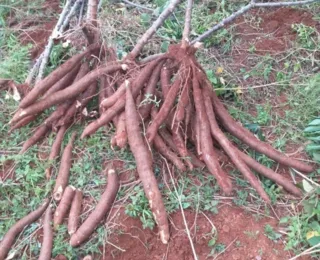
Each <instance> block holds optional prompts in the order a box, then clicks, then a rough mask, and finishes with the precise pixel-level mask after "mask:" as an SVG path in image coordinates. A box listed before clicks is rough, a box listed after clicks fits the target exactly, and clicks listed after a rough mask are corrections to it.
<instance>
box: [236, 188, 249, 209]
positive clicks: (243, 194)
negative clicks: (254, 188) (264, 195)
mask: <svg viewBox="0 0 320 260" xmlns="http://www.w3.org/2000/svg"><path fill="white" fill-rule="evenodd" d="M236 192H237V196H236V197H235V198H234V199H233V203H234V204H236V205H237V206H243V205H246V204H247V198H248V196H249V194H248V192H247V191H245V190H237V191H236Z"/></svg>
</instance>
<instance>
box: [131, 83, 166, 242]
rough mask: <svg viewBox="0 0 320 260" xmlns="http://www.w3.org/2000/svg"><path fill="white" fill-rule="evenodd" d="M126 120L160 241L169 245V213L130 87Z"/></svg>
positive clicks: (132, 149) (138, 169) (132, 148)
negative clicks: (144, 138) (153, 167)
mask: <svg viewBox="0 0 320 260" xmlns="http://www.w3.org/2000/svg"><path fill="white" fill-rule="evenodd" d="M125 111H126V120H127V132H128V141H129V145H130V149H131V151H132V153H133V155H134V157H135V160H136V164H137V171H138V174H139V177H140V180H141V181H142V184H143V188H144V192H145V194H146V197H147V198H148V200H149V206H150V209H151V211H152V213H153V217H154V219H155V221H156V223H157V225H158V229H159V233H160V239H161V241H162V243H164V244H167V243H168V241H169V238H170V233H169V223H168V218H167V213H166V210H165V207H164V204H163V200H162V197H161V193H160V190H159V188H158V184H157V180H156V178H155V176H154V173H153V169H152V158H151V153H150V151H149V149H148V147H147V146H146V144H145V143H144V140H143V137H142V134H141V129H140V127H139V122H140V120H139V116H138V112H137V110H136V107H135V102H134V99H133V97H132V94H131V90H130V87H127V91H126V110H125Z"/></svg>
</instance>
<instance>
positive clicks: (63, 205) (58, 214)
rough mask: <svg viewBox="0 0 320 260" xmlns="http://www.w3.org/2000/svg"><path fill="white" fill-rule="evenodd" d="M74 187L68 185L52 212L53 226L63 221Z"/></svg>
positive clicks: (69, 205)
mask: <svg viewBox="0 0 320 260" xmlns="http://www.w3.org/2000/svg"><path fill="white" fill-rule="evenodd" d="M75 190H76V189H75V188H74V187H72V186H68V187H67V188H66V189H65V191H64V193H63V195H62V199H61V201H60V203H59V205H58V207H57V209H56V210H55V212H54V217H53V224H54V227H55V228H56V227H57V226H58V225H61V224H62V222H63V219H64V217H65V216H66V215H67V213H68V211H69V209H70V207H71V203H72V200H73V197H74V194H75Z"/></svg>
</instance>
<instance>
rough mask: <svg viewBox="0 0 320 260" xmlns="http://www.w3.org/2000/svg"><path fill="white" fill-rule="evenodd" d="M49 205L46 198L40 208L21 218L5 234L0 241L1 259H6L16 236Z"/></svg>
mask: <svg viewBox="0 0 320 260" xmlns="http://www.w3.org/2000/svg"><path fill="white" fill-rule="evenodd" d="M48 205H49V200H46V201H45V202H44V203H43V204H42V205H41V206H40V207H39V208H38V209H36V210H35V211H33V212H31V213H29V214H28V215H27V216H25V217H23V218H22V219H20V220H19V221H18V222H17V223H16V224H14V225H13V226H12V227H11V228H10V229H9V231H8V232H7V233H6V234H5V235H4V237H3V239H2V241H1V243H0V260H4V259H5V258H6V256H7V254H8V253H9V251H10V249H11V247H12V246H13V243H14V241H15V239H16V237H17V236H18V235H19V233H20V232H21V231H22V230H23V229H24V228H25V227H26V226H27V225H30V224H31V223H33V222H34V221H36V220H37V219H39V218H40V217H41V216H42V214H43V213H44V212H45V210H46V209H47V207H48Z"/></svg>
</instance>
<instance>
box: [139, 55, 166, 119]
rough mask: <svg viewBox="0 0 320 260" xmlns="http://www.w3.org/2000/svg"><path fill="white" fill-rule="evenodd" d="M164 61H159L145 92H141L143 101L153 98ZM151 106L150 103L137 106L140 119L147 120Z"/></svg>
mask: <svg viewBox="0 0 320 260" xmlns="http://www.w3.org/2000/svg"><path fill="white" fill-rule="evenodd" d="M163 63H164V61H161V62H160V63H159V64H158V66H157V67H156V68H155V69H154V71H153V73H152V74H151V76H150V79H149V81H148V83H147V86H146V87H145V90H144V92H143V97H142V99H145V98H147V97H149V98H151V99H153V98H154V97H155V91H156V86H157V83H158V81H159V77H160V71H161V68H162V66H163ZM152 106H153V104H152V102H149V103H145V104H141V105H140V104H139V114H140V116H141V118H142V119H144V120H145V119H147V118H148V117H149V115H150V112H151V108H152Z"/></svg>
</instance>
